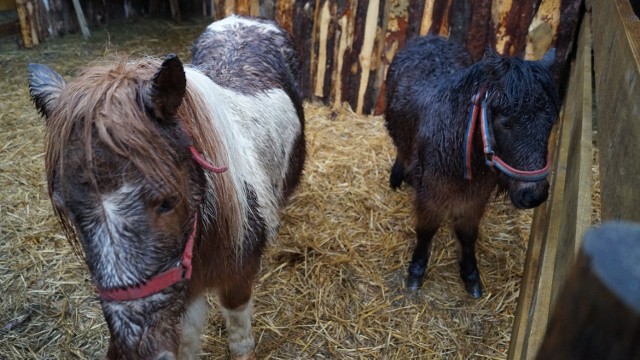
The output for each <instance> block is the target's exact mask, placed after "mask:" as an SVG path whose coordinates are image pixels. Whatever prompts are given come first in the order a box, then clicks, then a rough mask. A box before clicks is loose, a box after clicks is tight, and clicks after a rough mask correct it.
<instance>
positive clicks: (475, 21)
mask: <svg viewBox="0 0 640 360" xmlns="http://www.w3.org/2000/svg"><path fill="white" fill-rule="evenodd" d="M491 2H492V0H476V1H472V5H471V21H470V23H469V34H468V35H467V51H469V54H471V58H472V59H473V60H474V61H477V60H479V59H480V58H482V56H483V55H484V52H485V50H486V48H487V43H488V41H489V31H490V23H489V21H487V19H490V18H491Z"/></svg>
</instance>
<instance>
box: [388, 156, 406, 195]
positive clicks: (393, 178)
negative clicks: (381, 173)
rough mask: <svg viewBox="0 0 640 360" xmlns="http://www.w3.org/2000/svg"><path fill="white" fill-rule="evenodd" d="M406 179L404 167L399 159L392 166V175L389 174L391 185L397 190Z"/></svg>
mask: <svg viewBox="0 0 640 360" xmlns="http://www.w3.org/2000/svg"><path fill="white" fill-rule="evenodd" d="M403 181H404V168H403V167H402V165H401V164H400V162H399V161H398V160H396V162H395V163H393V166H392V167H391V175H389V187H391V189H393V190H397V189H398V188H399V187H400V185H402V182H403Z"/></svg>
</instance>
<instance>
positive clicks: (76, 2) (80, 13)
mask: <svg viewBox="0 0 640 360" xmlns="http://www.w3.org/2000/svg"><path fill="white" fill-rule="evenodd" d="M73 7H74V9H75V10H76V16H77V17H78V24H80V31H82V37H84V38H85V39H88V38H90V37H91V32H90V31H89V26H87V20H86V19H85V17H84V12H83V11H82V6H80V0H73ZM177 21H180V19H179V17H178V20H177Z"/></svg>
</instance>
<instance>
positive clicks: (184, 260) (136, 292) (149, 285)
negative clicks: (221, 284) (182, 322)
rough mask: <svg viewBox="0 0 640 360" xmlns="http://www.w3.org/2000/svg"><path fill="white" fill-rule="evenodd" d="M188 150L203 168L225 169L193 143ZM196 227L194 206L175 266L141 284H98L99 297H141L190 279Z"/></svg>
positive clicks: (215, 170) (196, 216)
mask: <svg viewBox="0 0 640 360" xmlns="http://www.w3.org/2000/svg"><path fill="white" fill-rule="evenodd" d="M189 150H190V151H191V155H192V157H193V160H194V161H195V162H196V163H198V165H200V166H202V167H203V168H204V169H207V170H209V171H211V172H214V173H221V172H225V171H227V167H226V166H223V167H216V166H213V165H212V164H211V163H210V162H209V161H207V159H205V158H204V156H202V154H200V152H198V150H196V148H195V147H194V146H193V145H191V146H189ZM197 227H198V208H196V211H195V212H194V215H193V230H192V231H191V234H190V235H189V238H188V239H187V243H186V245H185V247H184V252H183V253H182V257H181V258H180V262H178V263H177V264H176V266H174V267H172V268H171V269H169V270H167V271H165V272H163V273H160V274H158V275H156V276H154V277H152V278H151V279H149V280H147V281H145V282H143V283H142V284H137V285H133V286H129V287H126V288H123V289H110V290H107V289H103V288H101V287H99V286H98V287H97V289H98V294H100V298H101V299H102V300H105V301H130V300H136V299H141V298H144V297H147V296H149V295H153V294H156V293H158V292H160V291H162V290H164V289H166V288H168V287H170V286H172V285H173V284H175V283H178V282H180V281H182V280H189V279H191V272H192V270H193V268H192V266H191V259H192V258H193V243H194V241H195V237H196V229H197Z"/></svg>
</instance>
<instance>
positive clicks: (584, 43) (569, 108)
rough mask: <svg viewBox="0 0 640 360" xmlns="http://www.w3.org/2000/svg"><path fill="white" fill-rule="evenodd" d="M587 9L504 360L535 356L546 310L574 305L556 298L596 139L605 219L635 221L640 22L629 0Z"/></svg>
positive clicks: (638, 204) (570, 256)
mask: <svg viewBox="0 0 640 360" xmlns="http://www.w3.org/2000/svg"><path fill="white" fill-rule="evenodd" d="M587 10H588V11H587V13H586V15H585V17H584V19H583V21H582V24H581V29H580V32H579V41H578V47H577V55H576V59H575V61H574V62H573V66H572V70H571V76H570V81H569V85H568V91H567V96H566V99H565V104H564V107H563V110H562V116H561V118H562V122H561V126H560V127H559V129H558V130H557V133H556V134H555V139H556V140H555V141H554V142H553V143H552V147H553V149H552V150H553V151H552V152H553V154H554V157H555V161H554V171H553V173H552V192H551V194H550V198H549V200H548V201H547V202H546V203H545V204H543V205H542V206H540V207H539V208H537V209H536V211H535V214H534V220H533V226H532V230H531V235H530V239H529V246H528V250H527V258H526V263H525V270H524V275H523V280H522V285H521V289H520V297H519V302H518V308H517V311H516V315H515V321H514V327H513V331H512V337H511V345H510V349H509V354H508V358H509V359H523V360H524V359H534V358H536V354H537V352H538V349H539V348H540V345H541V343H542V341H543V339H544V338H545V332H546V331H547V327H548V325H549V319H550V314H551V309H553V308H554V307H556V306H557V307H556V309H569V308H571V305H569V304H567V303H566V301H567V300H566V299H562V300H560V299H559V298H558V297H559V294H560V289H561V288H562V286H563V284H564V283H565V280H566V278H567V274H568V271H569V269H570V268H571V266H572V265H573V264H574V260H575V258H576V254H577V252H578V249H579V248H580V245H581V242H582V239H583V235H584V233H585V231H586V229H587V228H588V227H589V226H591V225H592V215H591V214H592V205H591V204H592V194H593V192H592V185H593V184H592V178H593V177H592V164H593V161H592V160H593V155H592V149H593V146H592V143H593V140H595V142H596V144H597V148H598V163H599V179H600V187H599V189H600V208H601V218H602V221H607V220H632V221H636V222H638V221H640V142H639V139H640V122H639V121H638V119H640V107H638V101H640V81H639V80H640V20H639V19H638V17H637V15H636V14H634V11H633V9H632V7H631V4H630V3H629V1H627V0H591V1H587ZM592 29H593V31H592ZM592 55H593V57H592ZM592 59H593V61H592ZM594 126H595V127H596V128H597V131H594V128H593V127H594ZM594 134H596V136H593V135H594ZM635 240H636V241H637V240H638V239H635ZM636 260H637V259H636ZM635 264H636V265H635V266H637V261H636V263H635ZM583 285H584V284H581V285H579V286H583ZM571 286H574V287H575V286H578V285H575V284H573V285H571ZM594 286H595V285H594ZM568 301H572V300H568ZM575 305H576V304H573V306H575ZM557 311H562V310H557ZM557 311H556V313H557ZM582 315H585V314H582ZM582 315H581V316H582ZM585 316H586V315H585ZM634 319H637V318H634ZM634 321H637V320H634ZM557 325H558V324H557V323H556V326H557ZM600 330H602V329H600ZM554 331H555V332H554V335H553V336H560V337H562V336H564V335H563V334H562V333H561V332H560V333H559V332H557V329H555V330H554ZM624 331H636V334H637V330H634V328H633V327H627V328H625V329H624ZM594 334H595V333H594ZM574 335H575V334H574ZM618 335H619V336H620V337H622V336H627V335H628V334H626V333H620V334H618ZM567 336H571V335H570V334H568V333H567ZM594 336H596V335H594ZM596 337H597V336H596ZM599 340H601V338H600V337H598V338H594V339H592V340H591V341H599ZM547 343H548V344H549V343H550V342H549V340H548V339H547ZM583 345H584V346H585V348H586V347H587V345H588V344H583ZM565 346H569V345H567V344H565ZM547 350H548V349H547ZM577 351H578V349H576V354H577V353H578V352H577ZM546 354H547V355H548V353H546ZM565 354H566V353H565ZM592 355H593V354H592ZM636 355H637V354H636ZM543 358H545V357H543ZM547 358H549V359H552V358H559V357H546V358H545V359H547ZM560 358H563V357H560Z"/></svg>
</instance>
